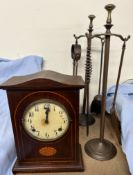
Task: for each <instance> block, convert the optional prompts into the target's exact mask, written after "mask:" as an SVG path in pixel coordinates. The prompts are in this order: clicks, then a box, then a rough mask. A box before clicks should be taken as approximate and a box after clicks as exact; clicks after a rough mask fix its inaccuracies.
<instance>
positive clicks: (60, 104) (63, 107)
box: [21, 98, 72, 142]
mask: <svg viewBox="0 0 133 175" xmlns="http://www.w3.org/2000/svg"><path fill="white" fill-rule="evenodd" d="M39 103H50V104H55V105H57V106H59V107H60V108H61V109H63V110H64V111H65V113H66V116H67V119H68V124H67V127H66V128H65V131H64V132H62V134H61V135H59V136H57V137H55V138H52V139H46V138H45V139H41V138H39V137H37V136H35V135H33V134H32V133H30V132H29V131H28V130H27V128H26V127H25V125H24V121H23V120H24V118H25V114H26V113H27V111H28V110H29V109H30V108H31V107H32V106H33V105H35V104H39ZM21 120H22V126H23V129H24V131H25V132H26V133H27V134H28V135H29V136H30V137H32V138H33V139H35V140H39V141H42V142H50V141H55V140H58V139H60V138H61V137H63V135H65V134H66V132H67V131H68V129H69V126H70V122H71V121H72V119H71V117H70V115H69V112H68V110H67V109H66V107H65V106H64V105H63V104H62V103H60V102H58V101H57V100H53V99H50V98H41V99H38V100H35V101H33V102H31V103H30V104H29V105H28V106H27V107H26V109H25V110H24V113H23V116H22V119H21Z"/></svg>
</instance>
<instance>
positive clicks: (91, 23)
mask: <svg viewBox="0 0 133 175" xmlns="http://www.w3.org/2000/svg"><path fill="white" fill-rule="evenodd" d="M88 18H89V19H90V24H89V29H88V31H90V32H92V31H93V20H94V19H95V15H89V16H88Z"/></svg>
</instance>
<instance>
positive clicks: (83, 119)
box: [79, 114, 95, 126]
mask: <svg viewBox="0 0 133 175" xmlns="http://www.w3.org/2000/svg"><path fill="white" fill-rule="evenodd" d="M86 117H88V125H93V124H94V123H95V118H94V117H93V115H91V114H89V115H86V114H80V116H79V125H81V126H87V123H86Z"/></svg>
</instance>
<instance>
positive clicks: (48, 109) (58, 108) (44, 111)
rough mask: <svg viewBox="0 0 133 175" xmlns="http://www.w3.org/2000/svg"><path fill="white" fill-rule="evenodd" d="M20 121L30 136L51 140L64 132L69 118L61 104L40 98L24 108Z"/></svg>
mask: <svg viewBox="0 0 133 175" xmlns="http://www.w3.org/2000/svg"><path fill="white" fill-rule="evenodd" d="M22 123H23V126H24V129H25V130H26V132H27V133H28V134H29V135H30V136H31V137H33V138H35V139H37V140H42V141H52V140H56V139H58V138H60V137H61V136H63V135H64V134H65V133H66V131H67V130H68V127H69V123H70V118H69V116H68V113H67V110H66V108H65V107H64V106H63V105H61V104H60V103H58V102H56V101H53V100H49V99H42V100H39V101H35V102H33V103H31V104H30V105H29V106H28V107H27V108H26V110H25V112H24V115H23V118H22Z"/></svg>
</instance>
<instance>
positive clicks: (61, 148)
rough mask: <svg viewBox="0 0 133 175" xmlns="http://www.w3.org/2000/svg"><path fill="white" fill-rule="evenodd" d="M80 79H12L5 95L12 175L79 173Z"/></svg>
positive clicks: (52, 75)
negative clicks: (13, 158)
mask: <svg viewBox="0 0 133 175" xmlns="http://www.w3.org/2000/svg"><path fill="white" fill-rule="evenodd" d="M83 87H84V81H83V80H82V78H81V77H80V76H69V75H64V74H60V73H57V72H53V71H41V72H39V73H35V74H32V75H27V76H18V77H13V78H11V79H9V80H8V81H6V82H5V83H3V84H2V85H1V86H0V88H1V89H5V90H6V91H7V96H8V102H9V108H10V113H11V121H12V126H13V133H14V139H15V145H16V152H17V160H16V162H15V164H14V167H13V172H14V173H16V172H20V173H26V172H60V171H83V169H84V167H83V161H82V153H81V148H80V144H79V127H78V125H79V122H78V120H79V90H80V89H81V88H83Z"/></svg>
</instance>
